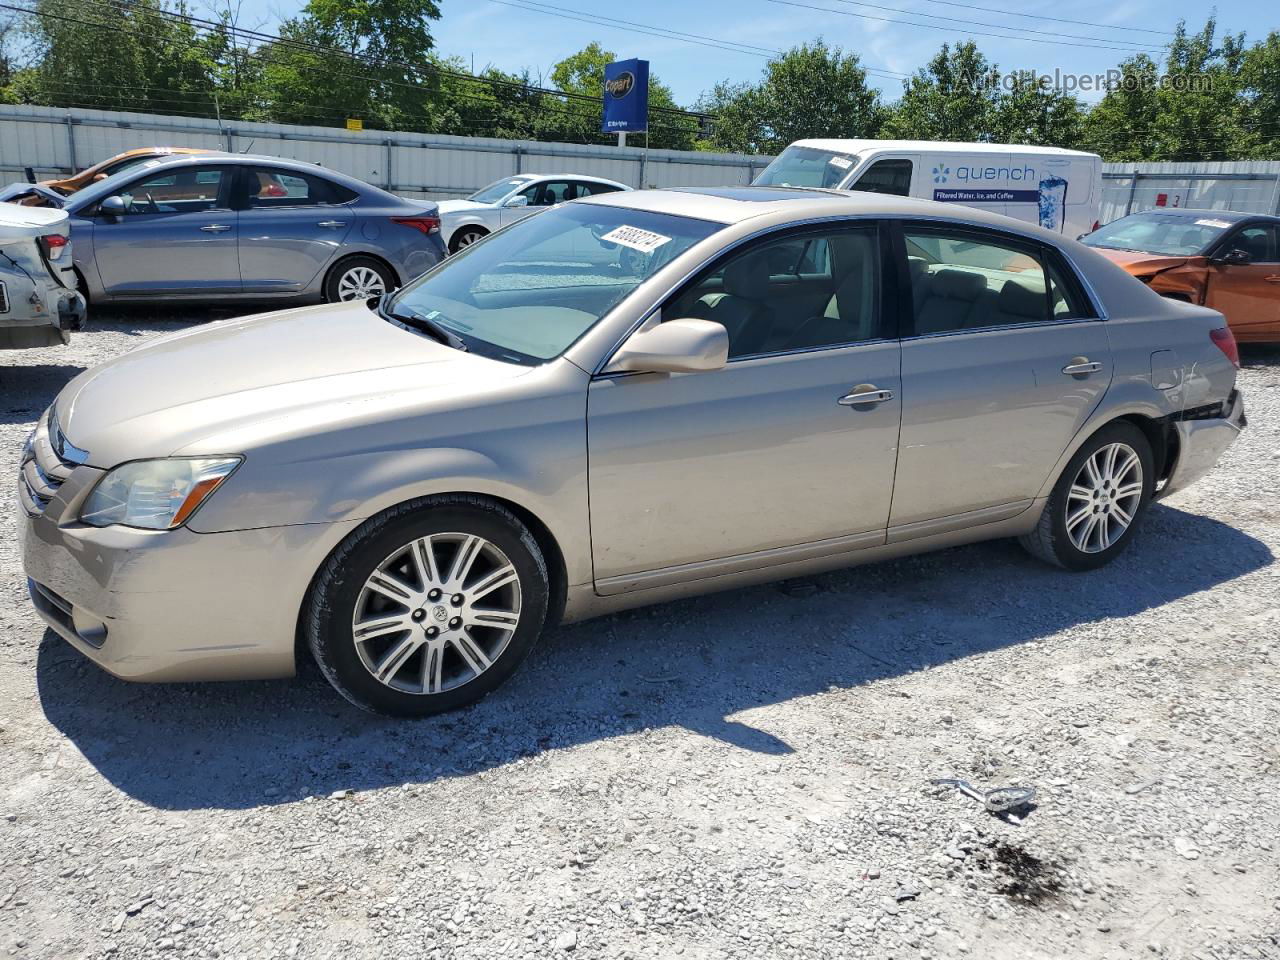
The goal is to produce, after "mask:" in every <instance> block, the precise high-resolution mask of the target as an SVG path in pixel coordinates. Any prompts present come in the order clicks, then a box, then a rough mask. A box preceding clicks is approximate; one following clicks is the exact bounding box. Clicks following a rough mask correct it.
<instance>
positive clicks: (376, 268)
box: [324, 257, 396, 303]
mask: <svg viewBox="0 0 1280 960" xmlns="http://www.w3.org/2000/svg"><path fill="white" fill-rule="evenodd" d="M395 287H396V281H395V277H394V276H392V274H391V270H390V269H389V268H388V267H387V265H386V264H384V263H380V262H379V261H377V260H375V259H373V257H347V259H345V260H339V261H338V262H337V263H336V264H334V266H333V269H332V270H330V271H329V276H328V277H327V278H326V280H325V284H324V298H325V300H327V301H328V302H329V303H339V302H343V301H348V300H368V299H370V298H371V297H380V296H382V295H383V294H384V293H388V292H390V291H391V290H394V289H395Z"/></svg>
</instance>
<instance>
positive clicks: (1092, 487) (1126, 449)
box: [1019, 422, 1155, 570]
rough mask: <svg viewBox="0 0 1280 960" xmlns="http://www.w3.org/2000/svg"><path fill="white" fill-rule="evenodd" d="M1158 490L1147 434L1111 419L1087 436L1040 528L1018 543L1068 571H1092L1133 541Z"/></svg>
mask: <svg viewBox="0 0 1280 960" xmlns="http://www.w3.org/2000/svg"><path fill="white" fill-rule="evenodd" d="M1154 489H1155V469H1154V459H1153V457H1152V455H1151V444H1150V443H1149V442H1148V441H1147V438H1146V436H1145V435H1144V434H1143V433H1142V431H1141V430H1139V429H1138V428H1137V427H1135V426H1134V425H1133V424H1131V423H1123V422H1121V423H1113V424H1110V425H1108V426H1106V427H1103V428H1102V429H1101V430H1099V431H1098V432H1097V433H1096V434H1094V435H1093V436H1092V437H1090V438H1089V440H1088V441H1087V442H1086V443H1085V445H1084V446H1083V447H1081V448H1080V450H1078V451H1077V452H1076V455H1075V456H1074V457H1072V458H1071V461H1070V462H1069V463H1068V464H1067V468H1066V469H1065V470H1063V471H1062V476H1061V477H1059V478H1058V482H1057V484H1055V485H1054V488H1053V493H1052V494H1050V496H1049V500H1048V502H1047V503H1046V504H1045V507H1044V513H1043V514H1041V516H1040V523H1039V524H1038V525H1037V526H1036V529H1035V530H1034V531H1032V532H1031V533H1029V534H1027V535H1026V536H1024V537H1021V538H1020V540H1019V542H1020V543H1021V544H1022V545H1023V546H1024V547H1025V548H1026V549H1027V550H1028V551H1029V552H1030V553H1032V554H1033V555H1034V556H1037V557H1039V558H1040V559H1041V560H1045V561H1047V562H1048V563H1052V564H1055V565H1056V566H1059V567H1065V568H1067V569H1068V570H1092V569H1094V568H1095V567H1100V566H1102V565H1103V564H1105V563H1109V562H1110V561H1111V560H1113V559H1114V558H1115V557H1116V556H1118V555H1119V554H1120V553H1121V552H1122V551H1123V550H1124V549H1125V547H1127V546H1128V545H1129V541H1130V540H1132V539H1133V535H1134V531H1135V529H1136V528H1137V524H1138V520H1139V519H1140V518H1141V516H1142V514H1143V512H1144V511H1145V510H1146V508H1147V505H1148V503H1150V501H1151V494H1152V492H1153V491H1154Z"/></svg>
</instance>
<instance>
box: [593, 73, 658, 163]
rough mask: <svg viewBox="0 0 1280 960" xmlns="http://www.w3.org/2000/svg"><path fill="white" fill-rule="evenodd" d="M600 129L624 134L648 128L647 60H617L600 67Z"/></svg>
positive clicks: (621, 136) (624, 140)
mask: <svg viewBox="0 0 1280 960" xmlns="http://www.w3.org/2000/svg"><path fill="white" fill-rule="evenodd" d="M600 129H601V130H602V131H603V132H605V133H616V134H619V135H620V136H619V140H618V142H619V143H625V142H626V139H625V137H626V134H628V133H635V132H638V131H643V130H648V129H649V61H648V60H619V61H618V62H617V63H610V64H606V65H605V68H604V117H603V119H602V120H601V122H600Z"/></svg>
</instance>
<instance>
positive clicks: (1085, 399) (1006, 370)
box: [889, 224, 1112, 542]
mask: <svg viewBox="0 0 1280 960" xmlns="http://www.w3.org/2000/svg"><path fill="white" fill-rule="evenodd" d="M902 229H903V234H904V240H905V248H906V253H907V256H908V263H909V265H910V275H911V286H912V294H913V295H912V316H911V325H912V330H911V334H912V335H911V336H909V337H906V338H904V340H903V343H902V397H903V400H902V440H901V443H902V447H901V453H900V454H899V457H898V472H897V478H896V481H895V484H894V494H893V510H892V513H891V515H890V520H889V540H890V542H893V541H894V540H896V539H906V538H909V537H912V536H918V535H923V534H928V533H934V532H943V531H945V530H946V529H948V528H950V527H957V526H968V525H971V524H973V523H977V522H982V521H983V520H996V519H1000V518H1001V516H1003V515H1012V514H1014V513H1017V512H1019V511H1020V510H1021V509H1025V507H1026V506H1027V505H1029V503H1030V501H1031V500H1033V499H1034V498H1035V496H1036V494H1037V492H1038V491H1039V490H1040V489H1041V487H1042V486H1043V485H1044V482H1045V480H1046V479H1048V478H1049V475H1050V473H1051V471H1052V470H1053V467H1054V465H1055V464H1056V463H1057V461H1058V459H1059V458H1060V457H1061V455H1062V453H1063V451H1064V450H1066V448H1067V446H1068V445H1069V444H1070V442H1071V439H1072V437H1074V436H1075V434H1076V433H1077V432H1078V431H1079V429H1080V427H1081V426H1082V425H1083V424H1084V422H1085V420H1086V419H1088V417H1089V415H1090V414H1091V413H1092V412H1093V410H1094V408H1095V407H1096V406H1097V405H1098V403H1099V401H1100V400H1101V399H1102V395H1103V393H1105V392H1106V389H1107V386H1108V384H1109V383H1110V382H1111V375H1112V362H1111V350H1110V345H1109V343H1108V340H1107V334H1106V330H1105V326H1104V322H1103V321H1102V320H1100V319H1096V317H1095V314H1094V311H1093V308H1092V306H1091V305H1090V304H1089V302H1088V300H1087V298H1086V297H1085V296H1084V292H1083V290H1081V289H1080V287H1079V284H1078V282H1077V281H1076V280H1075V278H1074V275H1073V274H1072V273H1071V271H1070V269H1069V268H1068V267H1067V265H1066V264H1065V263H1063V262H1061V261H1060V259H1058V258H1057V254H1056V253H1053V252H1051V251H1049V250H1047V248H1042V247H1040V246H1039V245H1038V244H1034V243H1031V242H1029V241H1023V240H1020V239H1018V238H1014V237H1010V238H1008V239H1007V240H1005V239H1001V238H1000V236H999V235H998V234H992V233H991V232H989V231H984V232H969V231H965V230H963V229H961V228H950V227H947V228H941V227H931V226H924V225H921V226H914V225H911V224H907V225H905V226H904V227H903V228H902Z"/></svg>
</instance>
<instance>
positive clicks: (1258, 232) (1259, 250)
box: [1220, 224, 1280, 263]
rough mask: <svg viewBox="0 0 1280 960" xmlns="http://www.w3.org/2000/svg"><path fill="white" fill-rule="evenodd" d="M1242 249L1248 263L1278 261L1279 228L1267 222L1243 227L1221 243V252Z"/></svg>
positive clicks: (1279, 245)
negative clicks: (1247, 256) (1246, 255)
mask: <svg viewBox="0 0 1280 960" xmlns="http://www.w3.org/2000/svg"><path fill="white" fill-rule="evenodd" d="M1232 250H1243V251H1244V252H1245V253H1247V254H1248V255H1249V262H1250V263H1275V262H1276V261H1280V229H1277V228H1276V227H1274V226H1271V225H1269V224H1259V225H1258V226H1254V227H1245V228H1244V229H1243V230H1241V231H1240V232H1239V233H1237V234H1236V235H1235V236H1234V237H1231V238H1229V239H1228V240H1227V241H1226V243H1224V244H1223V248H1222V250H1221V251H1220V252H1221V253H1229V252H1230V251H1232Z"/></svg>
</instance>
